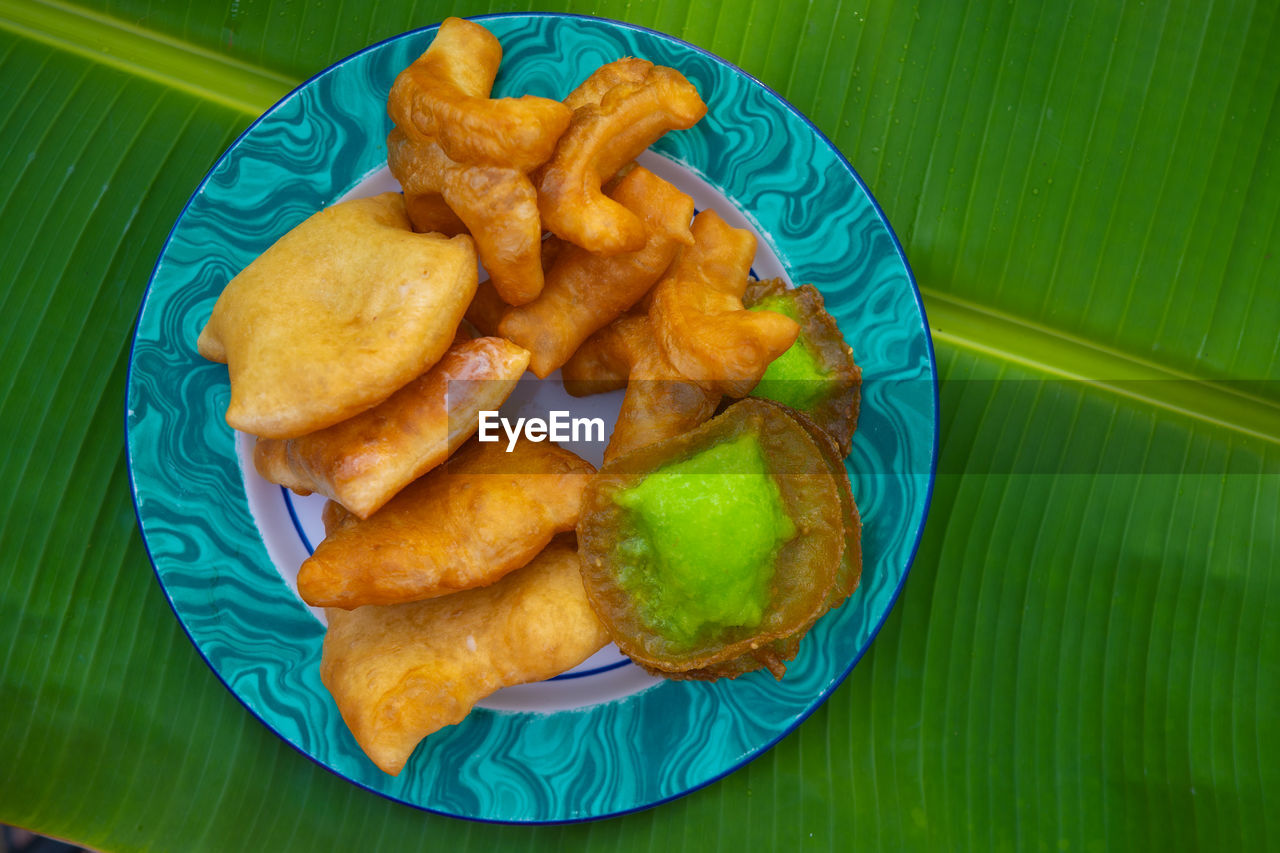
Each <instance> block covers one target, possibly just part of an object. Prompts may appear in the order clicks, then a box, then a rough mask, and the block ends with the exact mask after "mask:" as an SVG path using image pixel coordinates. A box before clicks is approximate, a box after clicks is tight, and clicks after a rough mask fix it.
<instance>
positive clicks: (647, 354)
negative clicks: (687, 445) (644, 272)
mask: <svg viewBox="0 0 1280 853" xmlns="http://www.w3.org/2000/svg"><path fill="white" fill-rule="evenodd" d="M560 375H561V376H562V377H563V378H564V384H565V390H566V391H568V392H569V393H570V394H573V395H574V396H584V394H591V393H600V392H602V391H606V390H613V389H614V388H617V387H621V383H620V382H619V379H620V378H622V379H625V381H626V388H627V393H626V395H625V396H624V397H623V398H622V408H621V409H620V410H619V411H618V420H617V422H616V423H615V425H614V427H613V435H611V436H610V437H609V445H608V447H606V448H605V451H604V459H605V462H608V461H609V460H611V459H614V458H615V457H617V456H620V455H622V454H624V453H628V452H630V451H631V450H634V449H635V448H637V447H643V446H644V445H646V444H650V443H652V442H655V441H661V440H662V439H665V438H671V437H672V436H677V435H682V434H684V433H686V432H688V431H689V430H691V429H693V428H694V427H696V426H698V425H699V424H701V423H702V422H703V421H705V420H707V418H709V417H711V415H712V414H714V413H715V410H716V405H717V404H718V403H719V402H720V395H719V394H717V393H715V392H712V391H707V390H705V389H703V388H701V387H699V386H698V385H695V384H694V383H692V382H690V381H689V380H688V379H686V378H685V377H684V376H682V375H681V374H680V373H679V371H677V370H676V369H675V368H674V367H672V365H671V362H670V361H668V360H667V357H666V356H665V355H663V353H662V350H661V348H659V347H658V343H657V341H656V340H655V339H654V335H653V330H652V327H651V324H650V322H649V320H648V318H646V317H640V316H634V315H627V316H624V317H619V318H618V319H617V320H615V321H614V322H613V323H611V324H610V325H608V326H605V327H604V328H603V329H601V330H600V331H599V332H596V333H595V334H594V335H592V336H591V337H590V338H588V339H587V341H586V343H584V344H583V345H582V347H581V348H579V350H578V352H577V353H575V354H574V356H573V358H571V359H569V361H568V362H567V363H566V364H565V365H564V368H563V369H562V370H561V374H560Z"/></svg>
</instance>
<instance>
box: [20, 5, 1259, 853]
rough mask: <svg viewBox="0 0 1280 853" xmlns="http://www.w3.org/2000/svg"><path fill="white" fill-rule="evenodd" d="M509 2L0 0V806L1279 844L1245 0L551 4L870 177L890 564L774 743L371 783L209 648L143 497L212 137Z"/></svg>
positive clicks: (670, 839) (282, 819)
mask: <svg viewBox="0 0 1280 853" xmlns="http://www.w3.org/2000/svg"><path fill="white" fill-rule="evenodd" d="M515 5H516V4H510V3H478V2H459V3H453V4H444V3H437V2H419V3H412V2H408V0H377V2H372V3H368V4H358V3H351V2H346V3H343V2H331V0H330V2H323V3H320V2H316V3H307V4H300V3H288V2H285V0H263V2H244V0H225V1H224V2H216V0H215V2H210V3H204V4H193V5H191V6H190V7H188V6H186V5H183V4H162V3H155V2H144V0H85V2H79V3H75V2H31V0H0V90H2V91H4V92H5V96H4V98H2V99H0V141H2V142H3V145H0V163H2V164H3V165H2V166H0V211H3V216H2V217H0V222H3V223H4V224H5V226H6V227H5V239H4V240H3V241H0V287H2V289H0V306H2V310H0V365H3V368H2V369H0V439H2V442H0V443H2V446H3V450H2V451H0V482H2V483H4V484H5V489H4V490H3V492H0V555H3V556H2V557H0V560H2V561H3V565H2V566H0V822H5V823H11V824H17V825H21V826H24V827H27V828H30V829H32V830H36V831H39V832H42V833H47V834H51V835H55V836H59V837H64V838H68V839H71V840H74V841H76V842H79V843H82V844H86V845H89V846H91V847H94V848H98V849H104V850H133V849H191V850H199V849H214V850H220V849H293V848H297V849H316V848H321V849H325V848H341V847H358V848H360V849H366V848H374V849H378V848H392V849H407V848H419V847H422V848H427V847H430V848H432V849H441V848H443V849H457V850H472V849H475V850H490V849H495V848H499V847H501V848H506V847H508V846H510V847H515V848H518V849H528V850H559V849H563V848H565V847H582V846H585V847H589V848H591V849H618V850H639V851H655V850H674V849H691V850H700V851H701V850H707V849H728V850H737V849H753V850H754V849H779V848H781V849H801V848H806V847H812V848H817V849H829V848H841V849H852V848H854V847H857V848H859V849H885V850H939V849H993V850H1003V849H1019V850H1023V849H1037V850H1039V849H1044V850H1055V851H1072V850H1085V849H1131V850H1142V849H1210V850H1234V849H1248V850H1253V849H1266V848H1268V847H1269V846H1270V847H1275V846H1276V845H1280V817H1277V814H1278V813H1277V811H1276V810H1275V809H1274V807H1273V806H1274V803H1275V802H1276V800H1277V798H1278V797H1280V770H1277V766H1278V765H1280V761H1277V759H1280V732H1278V731H1277V727H1276V725H1275V722H1276V720H1277V719H1280V627H1278V626H1280V619H1277V613H1278V612H1280V611H1278V609H1277V608H1280V576H1277V567H1278V566H1280V536H1278V534H1277V523H1278V521H1280V385H1278V384H1277V382H1278V381H1280V334H1278V331H1280V290H1278V288H1277V285H1280V109H1277V100H1278V96H1280V63H1277V62H1276V61H1275V57H1276V56H1278V55H1280V21H1278V20H1277V18H1278V17H1280V6H1278V5H1277V4H1275V3H1269V2H1256V3H1248V2H1239V3H1215V4H1202V3H1194V2H1163V3H1162V2H1149V3H1123V4H1119V3H1110V2H1105V0H1076V2H1072V3H1030V2H1013V3H1005V2H994V0H992V2H973V3H965V4H956V3H944V2H941V0H919V2H915V3H898V4H888V3H872V2H868V0H854V2H839V0H813V2H810V3H807V4H804V5H803V6H800V7H799V8H797V7H796V5H794V4H783V3H781V2H756V3H751V4H725V5H723V6H719V7H717V6H713V5H706V4H694V3H689V2H681V0H652V2H642V1H641V0H625V1H624V0H599V2H594V3H581V2H567V3H566V2H552V3H548V4H547V5H546V6H544V7H542V8H543V9H546V10H549V11H572V12H578V13H586V14H595V15H601V16H605V17H611V18H615V19H619V20H624V21H628V22H631V23H635V24H639V25H643V26H648V27H653V28H655V29H659V30H662V31H664V32H667V33H670V34H672V35H675V36H678V37H680V38H683V39H686V40H688V41H690V42H692V43H694V44H696V45H698V46H701V47H703V48H706V49H707V50H710V51H712V52H714V53H716V54H719V55H720V56H723V57H725V58H726V59H728V60H729V61H731V62H733V63H736V64H738V65H739V66H741V67H742V68H744V69H745V70H746V71H747V72H749V73H750V74H752V75H754V76H756V77H758V78H759V79H761V80H762V81H763V82H765V83H766V84H768V85H769V86H771V87H773V88H774V89H775V90H777V91H778V92H779V93H780V94H781V95H782V96H783V97H785V98H787V99H788V100H789V101H791V102H792V103H793V104H795V105H796V106H797V107H798V108H799V109H800V110H801V111H802V112H804V113H805V114H807V115H808V116H809V117H810V118H812V119H813V120H814V121H815V123H816V124H817V125H818V126H819V128H820V129H821V130H823V132H825V133H826V134H827V135H828V136H829V137H830V138H831V139H832V140H833V141H834V142H835V143H836V144H837V145H838V146H839V147H840V149H841V150H842V151H843V152H844V153H845V155H846V156H847V157H848V158H849V159H850V161H851V162H852V163H853V165H854V167H855V168H856V169H857V170H858V171H859V173H860V174H861V175H862V177H863V178H864V179H865V180H866V182H867V183H868V185H869V186H870V187H871V189H872V191H873V192H874V193H875V195H876V197H877V199H878V201H879V202H880V203H881V205H882V206H883V208H884V209H885V211H886V213H887V216H888V218H889V220H890V222H891V223H892V224H893V225H894V227H895V229H896V230H897V233H898V235H899V237H900V238H901V239H902V241H903V244H904V247H905V250H906V254H907V257H908V258H909V259H910V261H911V263H912V265H913V268H914V271H915V274H916V277H917V279H918V282H919V284H920V286H921V289H922V291H923V292H924V295H925V306H926V309H927V310H928V312H929V318H930V325H931V328H932V331H933V335H934V340H935V343H936V345H937V351H938V368H939V376H940V380H941V382H940V394H941V405H942V452H941V457H940V460H939V470H938V477H937V484H936V490H935V494H934V499H933V506H932V510H931V514H930V518H929V521H928V524H927V526H926V529H925V536H924V539H923V542H922V544H921V547H920V551H919V554H918V556H917V558H916V560H915V564H914V567H913V569H912V572H911V576H910V578H909V579H908V582H907V585H906V587H905V589H904V592H903V594H902V596H901V598H900V600H899V602H898V604H897V605H896V607H895V609H894V610H893V612H892V613H891V614H890V617H889V619H888V621H887V622H886V624H885V626H884V628H883V629H882V631H881V633H880V635H879V636H878V638H877V639H876V640H875V642H874V643H873V645H872V647H871V650H870V652H869V653H868V654H867V655H866V657H865V658H864V659H863V660H862V661H861V662H860V663H859V664H858V666H857V667H856V668H855V669H854V671H853V673H852V675H851V676H850V677H849V679H848V680H847V681H846V682H845V683H844V684H843V685H842V686H841V687H840V688H839V689H838V690H837V691H836V693H835V694H834V695H833V696H832V698H831V699H830V700H829V701H828V702H827V703H826V704H825V705H823V706H822V707H821V708H820V709H819V710H818V712H817V713H816V714H815V715H814V716H813V717H811V718H810V719H809V720H808V721H806V722H805V723H804V724H803V725H802V726H800V728H799V729H798V730H797V731H796V732H794V733H793V734H791V735H790V736H788V737H787V738H785V739H784V740H783V741H782V742H780V743H779V744H778V745H777V746H776V747H775V748H774V749H772V750H770V751H769V752H768V753H766V754H765V755H764V756H763V757H761V758H760V759H758V760H757V761H755V762H753V763H751V764H750V765H748V766H747V767H745V768H744V769H742V770H740V771H738V772H736V773H733V774H732V775H730V776H728V777H726V778H725V779H723V780H721V781H719V782H717V783H715V784H713V785H711V786H709V787H707V788H704V789H702V790H699V791H696V792H694V793H693V794H691V795H689V796H687V797H684V798H682V799H679V800H676V801H674V802H671V803H668V804H665V805H662V806H659V807H657V808H655V809H651V810H649V811H645V812H641V813H637V814H632V815H628V816H624V817H620V818H615V819H611V820H608V821H603V822H598V823H592V824H583V825H571V826H558V827H538V828H530V827H515V826H498V825H480V824H472V823H466V822H462V821H457V820H453V819H449V818H445V817H440V816H436V815H430V814H425V813H422V812H419V811H415V810H413V809H410V808H407V807H404V806H401V805H397V804H394V803H391V802H389V801H386V800H383V799H381V798H379V797H377V796H375V795H373V794H371V793H369V792H366V791H364V790H361V789H360V788H358V787H356V786H354V785H351V784H350V783H348V782H345V781H343V780H342V779H339V778H337V777H336V776H333V775H332V774H330V773H328V772H327V771H325V770H323V769H321V768H319V767H317V766H316V765H314V764H313V763H311V762H310V761H308V760H307V759H306V758H305V757H303V756H302V755H300V754H298V753H296V752H295V751H293V750H292V749H290V748H289V747H288V746H287V745H286V744H284V743H283V742H282V741H280V740H279V739H278V738H276V736H275V735H273V734H272V733H271V732H270V731H268V730H267V729H266V728H265V727H264V726H262V725H261V724H260V723H259V722H258V721H257V720H255V719H254V718H253V717H252V716H251V715H249V714H248V713H246V712H245V711H244V709H243V707H242V706H241V705H240V704H239V703H238V702H237V701H236V700H235V698H234V697H233V696H232V695H231V694H230V693H229V692H228V691H227V690H226V689H225V688H223V687H222V685H221V684H219V683H218V681H217V679H216V678H215V677H214V676H213V674H212V673H211V671H210V670H209V668H208V667H207V666H206V665H205V664H204V662H203V661H202V660H201V659H200V657H199V655H198V654H197V652H196V651H195V649H194V648H193V647H192V645H191V644H190V642H189V641H188V640H187V638H186V637H185V636H184V635H183V633H182V631H181V629H180V628H179V626H178V623H177V621H176V620H175V619H174V618H173V615H172V614H171V612H170V611H169V608H168V607H167V605H166V602H165V599H164V596H163V595H162V593H161V591H160V589H159V587H158V585H157V584H156V582H155V580H154V577H153V574H152V572H151V570H150V567H149V565H148V561H147V556H146V552H145V549H144V548H143V545H142V542H141V539H140V537H139V534H138V532H137V529H136V526H135V520H134V514H133V509H132V505H131V501H130V494H129V488H128V476H127V471H126V461H125V456H124V441H123V405H124V403H123V401H124V388H125V383H126V376H125V368H126V363H127V356H128V346H129V340H130V334H131V329H132V322H133V318H134V314H135V311H136V309H137V306H138V303H139V300H140V298H141V295H142V292H143V289H144V287H145V285H146V282H147V279H148V275H149V272H150V269H151V266H152V264H153V263H154V261H155V258H156V256H157V254H158V252H159V250H160V247H161V245H162V243H163V241H164V239H165V235H166V234H167V232H168V229H169V227H170V225H171V224H172V223H173V221H174V220H175V219H176V217H177V215H178V213H179V212H180V211H181V209H182V206H183V204H184V203H185V200H186V198H187V197H188V195H189V194H190V193H191V191H192V189H193V188H194V187H195V185H196V184H197V183H198V181H199V180H200V178H201V176H202V175H203V174H204V172H205V171H206V170H207V169H208V168H209V166H210V165H211V164H212V163H213V161H214V160H215V159H216V157H217V156H218V154H219V153H220V152H221V151H222V150H223V149H224V148H225V147H226V146H227V145H228V144H230V142H231V141H232V140H233V139H234V138H235V137H236V136H237V134H238V133H240V132H241V131H242V130H243V129H244V128H245V127H246V126H247V125H248V123H249V122H250V121H251V120H252V119H253V118H254V117H255V116H256V115H257V114H258V113H260V112H261V111H263V110H264V109H266V108H267V107H268V106H270V105H271V103H273V102H274V100H275V99H276V98H278V97H279V96H281V95H283V94H284V93H285V92H287V91H288V90H289V89H290V88H291V87H292V86H293V85H295V84H296V83H297V82H299V81H301V80H303V79H305V78H306V77H308V76H309V75H311V74H313V73H315V72H317V71H319V70H321V69H322V68H324V67H326V66H327V65H329V64H330V63H332V62H333V61H335V60H337V59H339V58H341V57H343V56H345V55H347V54H349V53H352V52H354V51H355V50H358V49H360V48H361V47H363V46H365V45H367V44H370V43H372V42H375V41H377V40H379V39H382V38H385V37H388V36H390V35H393V34H395V33H398V32H402V31H404V30H406V29H411V28H414V27H418V26H422V25H425V24H429V23H434V22H436V21H438V20H440V19H441V18H442V17H444V16H446V15H449V14H455V15H470V14H480V13H484V12H491V11H510V10H513V9H514V8H515ZM521 8H525V7H521ZM1268 804H1271V807H1268Z"/></svg>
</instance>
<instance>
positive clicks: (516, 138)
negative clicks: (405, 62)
mask: <svg viewBox="0 0 1280 853" xmlns="http://www.w3.org/2000/svg"><path fill="white" fill-rule="evenodd" d="M501 62H502V45H501V44H499V42H498V40H497V39H496V38H495V37H494V35H493V33H491V32H489V31H488V30H486V29H485V28H484V27H482V26H481V25H480V24H477V23H475V22H473V21H467V20H463V19H462V18H446V19H445V20H444V21H443V22H442V23H441V24H440V29H439V31H438V32H437V33H436V37H435V39H434V40H433V41H432V42H431V46H430V47H428V48H427V51H426V53H424V54H422V56H420V57H418V59H417V60H415V61H414V62H413V63H412V64H411V65H410V66H409V67H408V68H406V69H405V70H404V71H401V72H400V74H399V75H398V76H397V77H396V80H395V83H393V84H392V86H391V94H390V95H389V97H388V98H387V111H388V112H389V113H390V114H391V120H392V121H394V122H395V123H396V126H397V127H399V128H400V129H401V130H403V131H404V132H405V133H407V134H408V135H409V137H410V138H411V139H413V140H414V141H421V140H424V139H434V140H436V141H437V142H439V143H440V147H441V148H442V149H443V150H444V153H445V154H446V155H447V156H448V157H449V158H450V159H451V160H454V161H456V162H459V163H466V164H468V165H472V166H502V167H503V168H508V169H518V170H520V171H522V172H528V171H530V170H532V169H535V168H537V167H538V166H541V165H542V164H543V163H545V162H547V160H549V159H550V158H551V154H552V152H553V151H554V150H555V146H556V140H558V139H559V138H560V135H561V134H563V133H564V131H565V128H566V127H568V126H569V120H570V116H571V115H572V109H571V108H570V107H566V106H565V105H564V104H562V103H560V102H559V101H555V100H552V99H550V98H539V97H535V96H533V95H524V96H522V97H519V98H496V99H491V98H490V97H489V92H490V91H491V90H492V89H493V81H494V78H495V77H497V75H498V66H499V65H500V64H501Z"/></svg>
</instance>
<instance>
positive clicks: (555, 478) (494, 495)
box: [298, 441, 595, 609]
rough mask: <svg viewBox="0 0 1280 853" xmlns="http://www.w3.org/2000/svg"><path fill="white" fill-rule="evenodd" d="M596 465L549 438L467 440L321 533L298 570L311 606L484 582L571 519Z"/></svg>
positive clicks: (429, 593)
mask: <svg viewBox="0 0 1280 853" xmlns="http://www.w3.org/2000/svg"><path fill="white" fill-rule="evenodd" d="M593 473H595V469H594V468H593V467H592V466H591V464H590V463H588V462H585V461H583V460H582V459H580V458H578V457H577V456H576V455H574V454H573V453H571V452H569V451H568V450H562V449H561V448H559V447H557V446H555V445H554V444H550V443H539V442H530V441H520V442H518V443H517V444H516V445H515V449H514V450H513V451H512V452H510V453H508V452H506V450H505V443H504V442H493V443H481V442H478V441H472V442H471V443H469V444H467V445H466V446H464V447H463V448H462V449H461V450H459V451H458V452H457V453H456V454H455V455H454V456H453V457H451V458H450V459H449V461H448V462H447V463H445V464H444V465H441V466H439V467H437V468H436V469H435V470H433V471H430V472H429V473H427V474H426V476H424V477H422V478H420V479H418V480H415V481H414V482H413V483H410V484H409V485H408V486H407V487H405V488H404V489H403V490H402V491H401V492H400V493H399V494H397V495H396V496H395V497H394V498H392V499H391V500H390V501H388V502H387V504H386V506H384V507H383V508H382V509H380V510H378V511H377V512H375V513H374V514H373V515H371V516H369V517H368V518H367V519H364V520H363V521H358V522H356V523H354V524H345V525H342V526H340V527H338V528H337V529H335V530H334V531H333V532H332V533H330V534H329V535H327V536H326V537H325V539H324V541H323V542H321V543H320V545H319V547H317V548H316V551H315V553H314V554H312V555H311V557H310V558H308V559H307V560H306V561H305V562H304V563H303V564H302V567H301V568H300V569H299V570H298V593H299V595H301V596H302V598H303V600H304V601H306V602H307V603H308V604H311V605H313V606H316V607H342V608H347V609H350V608H354V607H360V606H362V605H365V604H396V603H400V602H406V601H419V600H422V599H427V598H434V597H436V596H440V595H446V594H448V593H451V592H456V591H458V590H462V589H470V588H472V587H477V586H485V585H487V584H491V583H493V582H494V581H496V580H498V579H499V578H500V577H502V576H503V575H505V574H507V573H508V572H510V571H512V570H513V569H517V568H519V567H520V566H523V565H524V564H525V563H527V562H528V561H529V560H530V559H531V558H532V557H533V555H535V554H537V553H538V552H539V551H540V550H542V548H543V547H544V546H545V545H546V544H547V543H548V542H550V541H551V538H552V537H553V536H555V534H557V533H561V532H564V531H567V530H572V529H573V528H574V526H575V525H576V524H577V522H578V508H579V504H580V501H581V498H582V490H583V489H584V488H585V487H586V484H587V481H588V480H589V479H591V475H592V474H593Z"/></svg>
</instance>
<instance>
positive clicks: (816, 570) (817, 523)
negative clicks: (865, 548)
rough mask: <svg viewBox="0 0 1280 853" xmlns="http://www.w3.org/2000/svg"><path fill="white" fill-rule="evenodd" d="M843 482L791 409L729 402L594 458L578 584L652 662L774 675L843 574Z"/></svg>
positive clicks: (671, 672) (840, 596)
mask: <svg viewBox="0 0 1280 853" xmlns="http://www.w3.org/2000/svg"><path fill="white" fill-rule="evenodd" d="M818 435H822V434H821V433H820V432H819V433H818ZM826 440H827V439H826V438H825V437H824V438H822V441H826ZM847 490H848V485H847V475H846V474H845V473H844V469H843V467H842V466H841V467H839V469H838V470H837V469H836V468H834V467H833V466H832V464H831V461H830V460H829V459H828V458H826V457H825V456H824V451H823V449H822V448H821V446H820V444H819V443H818V442H816V441H815V439H814V435H813V434H812V433H810V431H809V430H808V429H807V428H806V427H805V426H804V425H803V424H802V423H800V422H799V421H798V420H796V419H795V418H794V417H793V416H792V415H791V413H790V411H789V410H787V409H785V407H782V406H779V405H777V404H774V403H771V402H768V401H763V400H743V401H741V402H738V403H735V404H734V405H732V406H730V407H729V408H728V409H726V410H725V412H724V413H722V414H721V415H719V416H717V417H716V418H714V419H713V420H711V421H709V422H707V423H705V424H703V425H702V426H700V427H698V428H697V429H695V430H692V431H691V432H689V433H686V434H685V435H682V436H677V437H675V438H671V439H668V440H665V441H661V442H657V443H654V444H649V445H647V446H645V447H642V448H640V449H638V450H635V451H632V452H630V453H627V454H625V455H623V456H619V457H616V458H615V459H613V460H611V461H609V462H606V463H605V465H604V466H603V467H602V468H601V469H600V472H599V474H598V475H597V476H596V477H595V478H594V479H593V480H592V482H591V484H590V485H589V486H588V488H587V491H586V493H585V494H584V496H583V504H582V518H581V520H580V521H579V524H578V542H579V548H580V554H581V558H582V573H583V581H584V583H585V585H586V588H587V595H588V597H589V598H590V600H591V603H592V606H593V607H594V608H595V610H596V612H597V614H599V615H600V618H601V620H602V621H603V622H604V623H605V627H606V628H607V629H608V630H609V633H610V636H612V638H613V640H614V641H615V642H616V643H617V644H618V646H619V648H621V649H622V651H623V652H625V653H626V654H627V655H628V656H629V657H631V659H632V660H634V661H636V662H637V663H639V664H640V665H641V666H643V667H645V668H646V669H648V670H650V671H652V672H655V673H657V674H661V675H664V676H667V677H669V678H718V677H736V676H737V675H739V674H741V673H743V672H750V671H752V670H755V669H760V668H768V669H769V670H770V671H771V672H773V674H774V675H775V676H777V677H781V675H782V673H783V672H784V671H785V660H786V659H788V658H789V657H791V656H794V654H795V652H796V650H797V649H798V648H799V638H800V637H801V636H803V635H804V633H805V632H807V631H808V630H809V628H810V627H812V625H813V623H814V622H815V621H816V620H817V619H818V617H819V616H821V615H822V614H823V613H825V612H827V610H828V609H830V607H831V606H833V605H834V604H837V603H839V602H841V601H843V600H844V598H845V597H846V596H847V595H848V591H849V590H850V589H851V588H852V587H851V585H850V577H851V571H850V566H851V565H853V564H852V563H846V562H845V550H846V549H847V548H848V547H851V544H852V543H853V542H855V541H856V539H855V538H854V537H851V536H849V535H848V534H847V532H846V508H847V506H848V507H851V506H852V500H851V499H850V501H849V504H848V505H847V506H846V504H845V503H844V502H843V500H842V492H847ZM853 582H856V576H854V580H853Z"/></svg>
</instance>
